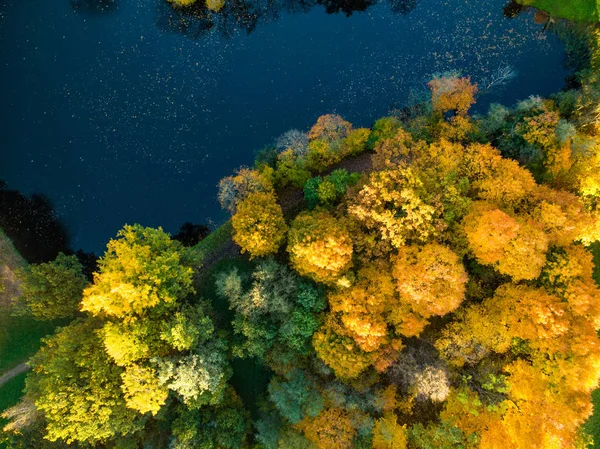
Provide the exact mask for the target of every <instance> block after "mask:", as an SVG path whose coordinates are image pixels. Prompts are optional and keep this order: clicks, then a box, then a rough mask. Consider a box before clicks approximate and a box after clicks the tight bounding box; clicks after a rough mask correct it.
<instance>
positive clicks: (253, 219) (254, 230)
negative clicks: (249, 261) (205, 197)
mask: <svg viewBox="0 0 600 449" xmlns="http://www.w3.org/2000/svg"><path fill="white" fill-rule="evenodd" d="M231 224H232V226H233V241H234V242H235V243H237V244H238V245H240V247H241V248H242V252H248V253H250V257H260V256H266V255H269V254H274V253H276V252H277V251H278V250H279V247H280V246H281V244H282V243H283V241H284V240H285V233H286V232H287V225H286V224H285V220H284V218H283V211H282V210H281V206H280V205H279V204H277V199H276V198H275V194H274V193H262V192H257V193H253V194H250V195H248V197H247V198H246V199H245V200H243V201H242V202H241V203H240V204H239V205H238V208H237V211H236V213H235V215H234V216H233V217H232V218H231Z"/></svg>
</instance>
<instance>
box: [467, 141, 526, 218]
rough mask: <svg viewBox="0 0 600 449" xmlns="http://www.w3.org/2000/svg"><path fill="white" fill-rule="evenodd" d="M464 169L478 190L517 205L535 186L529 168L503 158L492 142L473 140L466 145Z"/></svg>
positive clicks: (485, 197)
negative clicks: (478, 142) (475, 142)
mask: <svg viewBox="0 0 600 449" xmlns="http://www.w3.org/2000/svg"><path fill="white" fill-rule="evenodd" d="M465 169H466V173H467V176H468V177H469V179H470V180H471V187H472V189H473V190H474V192H475V194H476V195H477V196H478V197H479V198H480V199H482V200H485V201H490V202H492V203H497V204H500V205H508V206H514V205H516V204H518V203H519V202H520V201H521V200H523V199H524V198H526V197H527V196H528V195H529V194H530V193H531V192H532V191H533V190H534V188H535V187H536V184H535V180H534V179H533V176H532V175H531V173H530V172H529V170H527V169H525V168H523V167H521V166H520V165H519V164H518V163H517V162H515V161H513V160H510V159H504V158H503V157H502V156H501V155H500V152H499V151H498V150H497V149H495V148H493V147H492V146H491V145H489V144H486V145H483V144H471V145H469V146H468V147H467V148H466V154H465Z"/></svg>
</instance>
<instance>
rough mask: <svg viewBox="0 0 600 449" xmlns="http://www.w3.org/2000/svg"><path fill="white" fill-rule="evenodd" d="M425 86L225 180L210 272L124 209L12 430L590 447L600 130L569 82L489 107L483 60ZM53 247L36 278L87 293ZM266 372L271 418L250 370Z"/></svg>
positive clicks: (50, 287)
mask: <svg viewBox="0 0 600 449" xmlns="http://www.w3.org/2000/svg"><path fill="white" fill-rule="evenodd" d="M429 87H430V89H431V103H430V104H427V105H421V107H420V108H418V109H417V112H414V111H403V112H402V114H400V115H399V116H398V117H387V118H383V119H380V120H378V121H377V122H376V123H375V124H374V126H373V127H372V129H370V130H369V129H366V128H358V129H353V128H352V125H351V124H350V123H349V122H347V121H345V120H344V119H343V118H341V117H340V116H337V115H333V114H328V115H324V116H321V117H320V118H319V119H318V120H317V123H316V124H315V125H314V126H313V127H312V128H311V129H310V130H309V131H308V132H303V131H298V130H292V131H290V132H288V133H285V134H284V135H282V136H281V137H280V138H279V139H277V141H276V143H275V145H274V146H273V148H270V149H267V150H266V152H265V154H263V156H261V158H260V160H257V165H256V167H257V168H256V169H253V170H251V169H240V170H239V171H238V172H237V173H236V174H235V175H234V176H232V177H228V178H226V179H225V180H224V181H223V182H222V183H221V185H220V194H219V195H220V199H221V202H222V203H223V206H224V207H225V208H226V209H228V210H229V211H230V212H232V214H233V216H232V228H233V236H232V239H233V241H234V242H235V243H237V244H238V245H239V246H240V247H241V253H243V254H242V255H240V257H238V258H236V259H233V260H223V261H220V262H219V264H215V265H213V266H212V267H208V268H207V269H206V271H204V270H205V268H204V267H202V266H201V264H202V262H206V259H203V260H199V259H198V257H199V256H198V252H199V251H197V248H196V249H194V248H184V247H182V246H181V245H180V244H179V243H178V242H175V241H173V240H171V239H170V238H169V236H168V235H167V234H165V233H164V232H162V230H160V229H159V230H152V229H149V228H143V227H141V226H139V225H136V226H126V227H125V228H124V229H123V230H122V231H121V232H120V233H119V235H118V236H117V238H116V239H115V240H112V241H111V242H110V243H109V245H108V249H107V252H106V254H105V255H104V257H103V258H102V259H101V261H100V269H99V271H98V272H97V273H96V274H95V276H94V282H93V283H92V284H91V285H89V286H88V287H87V288H85V290H84V291H83V294H82V301H81V304H80V310H81V311H82V312H83V313H85V314H87V315H85V318H81V319H80V320H77V321H76V322H75V323H74V324H72V325H70V326H68V327H66V328H65V329H64V330H61V331H60V332H58V333H57V334H56V335H55V336H53V337H51V338H49V339H48V340H47V341H46V343H45V346H44V347H43V348H42V350H41V351H40V352H39V353H38V355H37V356H36V357H35V358H34V359H33V362H32V364H33V374H32V375H31V377H30V379H29V380H28V386H27V389H26V393H27V396H26V398H25V401H24V402H23V403H22V404H20V406H19V407H17V408H15V409H13V410H11V411H10V412H9V413H8V414H7V415H5V416H6V417H8V418H10V419H11V422H10V424H9V426H8V428H9V429H11V431H12V430H14V429H21V430H22V429H25V428H26V425H25V424H23V423H31V422H34V423H36V425H37V426H38V427H37V428H39V429H44V433H43V435H44V436H45V437H46V438H47V439H49V440H51V441H59V442H60V443H61V444H62V443H63V442H64V443H65V444H69V443H76V444H81V445H84V446H85V445H91V446H93V445H103V447H104V446H106V447H143V444H144V442H146V441H164V442H165V447H167V446H168V447H170V448H173V449H187V448H223V449H243V448H246V447H249V446H248V442H247V440H246V434H247V433H248V431H249V429H251V428H253V429H255V433H254V435H253V438H252V440H251V441H252V444H254V446H252V447H255V448H256V449H293V448H301V449H311V448H312V449H314V448H317V449H330V448H332V449H353V448H357V449H362V448H372V449H406V448H410V449H433V448H435V449H448V448H465V449H499V448H502V449H524V448H527V449H550V448H552V449H571V448H580V449H583V448H584V447H586V445H587V444H588V443H589V436H587V435H586V433H585V432H584V431H583V430H582V425H583V424H584V423H585V421H586V420H587V419H588V417H589V416H590V415H591V413H592V410H593V408H592V403H591V399H590V393H591V392H592V391H593V390H594V389H596V388H597V387H598V383H599V380H600V339H599V338H598V334H597V332H598V330H599V329H600V288H598V286H597V284H596V282H595V278H596V279H597V274H598V272H597V271H596V267H595V266H594V257H593V254H592V251H591V249H593V248H596V245H595V243H596V242H598V241H599V240H600V200H599V198H600V177H599V175H598V172H599V171H600V156H599V155H600V141H599V140H598V139H597V136H595V135H594V134H593V133H592V134H590V133H586V132H584V131H583V130H582V129H581V128H578V127H577V126H575V124H573V123H571V122H570V121H569V120H570V118H571V117H572V116H573V114H575V113H574V112H572V113H571V114H565V112H564V111H565V110H569V107H568V106H569V105H568V104H567V105H565V104H561V103H560V101H561V100H560V98H561V97H560V96H558V97H557V100H543V99H539V98H536V97H533V98H530V99H528V100H525V101H523V102H521V103H519V104H518V105H517V106H516V107H515V108H513V109H507V108H504V107H502V106H499V105H495V106H492V107H491V108H490V112H489V113H488V115H486V116H482V117H470V116H469V115H468V111H469V108H470V107H471V106H472V104H473V103H474V100H475V96H476V94H477V92H478V89H477V86H476V85H475V84H473V83H472V82H471V81H470V79H469V78H460V77H456V76H449V77H436V78H434V79H433V80H432V81H431V82H430V83H429ZM565 95H566V94H565ZM557 102H558V103H557ZM367 150H369V151H372V153H371V155H370V156H369V155H367V154H363V155H362V156H360V158H359V159H352V160H351V161H350V162H351V163H345V164H344V165H343V167H339V166H336V164H338V163H339V162H340V161H341V160H343V159H344V158H345V157H347V156H356V155H359V154H361V153H362V152H364V151H367ZM369 157H371V163H370V164H369V163H365V161H367V162H368V158H369ZM357 160H358V161H360V162H361V165H360V169H358V170H357V169H354V170H355V172H354V173H353V172H352V170H351V168H349V167H352V166H353V164H354V163H355V162H356V161H357ZM284 211H285V218H284ZM284 245H285V248H286V251H282V250H280V249H281V248H282V247H283V246H284ZM200 246H202V242H201V243H200ZM230 246H231V245H230ZM200 252H201V251H200ZM246 253H247V255H248V256H249V257H247V256H246ZM59 262H60V261H59ZM63 262H65V261H63ZM220 264H222V265H220ZM223 267H224V268H223ZM54 268H55V267H54V266H49V267H43V269H38V271H39V272H38V273H37V274H36V279H37V280H36V282H35V283H34V286H37V285H39V286H41V287H40V288H39V289H37V287H36V289H33V288H32V289H31V292H37V291H39V292H42V293H44V298H42V299H43V301H42V302H47V297H52V295H54V296H56V297H57V298H60V301H59V302H60V305H61V308H62V303H63V302H64V303H65V306H68V307H66V308H65V310H71V309H73V307H74V304H75V301H76V299H77V298H78V296H79V295H80V292H81V289H82V288H83V279H81V276H80V273H79V270H78V267H76V266H71V263H70V262H69V264H67V266H66V268H68V270H66V272H65V273H63V271H65V270H63V269H62V268H61V271H60V274H61V276H60V278H68V276H65V275H66V274H69V276H70V277H72V278H73V279H74V280H75V281H77V282H75V281H74V285H73V286H72V287H74V288H73V289H72V291H71V290H70V289H65V291H66V292H68V293H69V295H68V297H67V296H66V295H63V296H64V298H63V296H58V293H61V295H62V290H63V289H57V288H55V284H56V282H55V281H54V275H53V273H54V271H55V270H54ZM63 268H65V267H63ZM46 271H47V272H48V273H50V275H52V276H51V278H52V280H53V282H52V283H48V282H46V280H47V279H46V278H45V276H50V275H45V274H44V273H45V272H46ZM194 274H196V275H197V276H194ZM38 281H39V282H38ZM42 287H43V288H42ZM75 287H77V288H75ZM31 292H29V293H28V294H29V296H30V297H33V296H32V294H31ZM48 292H49V293H51V295H50V294H49V293H48ZM63 299H64V301H63ZM211 303H214V304H215V308H214V310H213V309H212V308H211V307H210V304H211ZM223 305H224V307H223ZM32 310H33V309H32ZM232 358H233V359H245V360H244V361H243V362H242V364H237V362H235V363H233V364H232V365H233V366H234V367H236V366H237V367H238V368H237V369H240V368H239V367H240V366H241V367H242V368H241V369H242V370H243V371H238V372H236V375H235V376H233V378H232V377H231V376H232V368H231V367H230V365H229V360H230V359H232ZM248 367H251V368H250V371H248V369H249V368H248ZM248 373H251V376H248ZM261 373H263V374H264V379H265V388H262V389H261V388H254V389H252V390H253V391H252V392H249V391H246V392H245V394H244V395H242V397H243V398H244V402H247V401H246V395H247V396H248V397H250V402H251V403H252V404H253V405H256V410H254V411H255V412H256V413H253V415H255V416H253V418H252V419H253V420H254V422H253V423H252V425H253V427H251V426H250V422H249V417H248V416H249V413H248V412H246V411H244V410H243V402H242V400H241V399H240V398H239V397H238V396H237V395H236V393H235V392H234V391H233V387H232V385H238V383H239V382H240V380H239V379H240V378H242V379H243V380H242V381H243V382H246V381H247V378H250V377H252V378H254V377H256V378H258V377H259V376H261V375H263V374H261ZM230 378H232V379H233V380H232V383H231V384H229V379H230ZM253 386H254V385H253ZM255 390H256V391H255ZM261 391H262V392H261ZM36 410H37V411H40V412H41V413H37V411H36ZM88 415H89V416H90V417H91V418H92V419H89V420H88V419H87V416H88ZM167 423H168V424H167ZM169 426H170V427H169ZM30 427H31V426H30ZM165 427H169V429H168V430H167V431H165V430H162V429H163V428H165ZM31 432H33V433H35V431H31ZM161 432H164V433H165V434H166V433H167V432H170V433H168V435H166V436H165V435H162V434H161ZM13 433H15V432H13ZM157 434H161V438H162V439H160V438H156V439H154V438H155V436H156V435H157ZM28 435H29V434H28ZM121 437H124V438H128V439H127V440H123V439H121ZM36 441H39V440H36ZM15 447H21V446H15ZM23 447H26V446H23ZM34 447H35V446H34Z"/></svg>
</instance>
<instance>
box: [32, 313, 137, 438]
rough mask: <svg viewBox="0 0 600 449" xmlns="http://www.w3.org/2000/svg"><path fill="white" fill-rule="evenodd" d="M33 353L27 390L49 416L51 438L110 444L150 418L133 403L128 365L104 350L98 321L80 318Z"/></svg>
mask: <svg viewBox="0 0 600 449" xmlns="http://www.w3.org/2000/svg"><path fill="white" fill-rule="evenodd" d="M44 343H45V344H44V346H43V347H42V349H41V350H40V351H39V352H38V353H37V354H36V355H35V356H34V357H33V359H32V360H31V365H32V367H33V371H32V373H31V374H30V375H29V377H28V378H27V383H26V387H25V394H26V396H27V397H30V398H32V399H33V401H34V402H35V406H36V408H37V409H38V410H39V411H41V412H42V413H43V414H44V417H45V420H46V423H47V424H46V438H47V439H49V440H50V441H57V440H62V441H64V442H66V443H73V442H77V443H88V444H92V445H93V444H98V443H105V442H107V441H108V440H110V439H113V438H115V437H117V436H122V435H127V434H131V433H133V432H136V431H138V430H140V429H141V428H142V427H143V425H144V421H145V417H143V416H142V415H140V414H139V413H138V412H136V411H134V410H132V409H130V408H129V407H128V406H127V403H126V400H125V397H124V395H123V392H122V390H121V374H122V373H123V369H122V368H120V367H118V366H117V365H115V364H114V363H112V361H111V360H110V359H109V357H108V355H107V354H106V353H105V352H104V351H102V350H99V348H101V347H102V341H101V340H100V337H99V335H98V333H97V323H95V322H94V321H93V320H87V321H75V322H73V323H72V324H70V325H69V326H67V327H64V328H62V329H61V330H59V332H58V333H57V334H56V335H54V336H52V337H50V338H48V339H46V340H45V341H44Z"/></svg>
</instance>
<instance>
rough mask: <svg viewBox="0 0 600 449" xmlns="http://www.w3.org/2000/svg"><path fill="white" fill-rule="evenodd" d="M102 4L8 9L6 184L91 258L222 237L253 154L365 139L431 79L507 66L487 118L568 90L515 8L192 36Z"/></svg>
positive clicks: (474, 2) (421, 2) (3, 0)
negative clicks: (188, 232)
mask: <svg viewBox="0 0 600 449" xmlns="http://www.w3.org/2000/svg"><path fill="white" fill-rule="evenodd" d="M96 1H99V2H101V3H100V6H102V7H97V5H98V3H94V0H72V1H71V2H69V0H53V1H36V2H34V1H16V0H0V63H1V64H2V69H1V71H0V76H1V79H2V84H1V87H0V98H2V108H1V111H0V123H2V125H1V126H2V135H3V138H2V143H1V144H0V179H4V180H5V181H7V182H8V184H9V186H10V187H11V188H13V189H19V190H21V191H23V192H25V193H32V192H42V193H44V194H47V195H48V196H49V197H50V198H51V200H52V201H53V203H54V205H55V207H56V209H57V211H58V213H59V214H60V216H61V217H63V219H64V220H65V222H66V224H67V225H68V227H69V229H70V231H71V234H72V236H73V242H72V246H73V247H75V248H78V247H82V248H84V249H85V250H95V251H101V250H102V249H103V247H104V245H105V243H106V241H107V240H108V239H109V238H110V237H112V236H114V235H115V233H116V232H117V230H118V229H119V228H121V227H122V225H123V224H124V223H134V222H139V223H142V224H144V225H147V226H158V225H162V226H163V227H164V228H165V229H166V230H168V231H171V232H174V231H176V229H177V227H178V225H180V224H181V223H182V222H184V221H195V222H206V221H207V220H210V219H212V220H214V221H215V222H217V223H218V222H219V221H221V220H223V218H224V214H223V213H222V212H221V211H220V208H219V206H218V204H217V202H216V200H215V196H216V184H217V182H218V180H219V179H220V178H221V177H223V176H226V175H228V174H230V172H231V171H232V170H233V169H234V168H235V167H237V166H239V165H241V164H250V163H251V162H252V160H253V154H254V152H255V150H257V149H259V148H261V147H262V146H264V145H265V144H268V143H270V142H271V141H272V140H273V139H274V138H275V137H277V136H278V135H279V134H281V133H283V132H284V131H286V130H288V129H290V128H300V129H307V128H308V127H309V126H310V125H311V124H312V123H314V121H315V120H316V118H317V117H318V116H319V115H321V114H324V113H329V112H337V113H339V114H341V115H343V116H344V117H345V118H346V119H347V120H349V121H351V122H352V123H354V124H355V125H356V126H370V125H371V123H372V122H373V120H374V119H376V118H378V117H380V116H382V115H385V114H386V113H387V111H388V110H389V108H390V107H395V106H399V105H402V103H403V102H404V101H405V100H406V98H407V96H408V94H409V92H410V91H411V89H412V90H414V89H417V90H419V89H422V88H423V83H424V82H425V81H426V80H427V78H428V76H430V75H431V74H432V73H436V72H444V71H450V70H460V71H461V72H462V73H463V74H469V75H471V76H472V78H473V79H474V80H475V81H480V80H481V79H483V78H485V77H486V76H489V74H490V72H491V71H493V70H495V69H497V68H499V67H501V66H504V65H506V64H510V65H512V66H513V67H514V68H515V69H516V70H517V71H518V77H517V79H516V80H515V81H514V82H513V83H512V84H511V85H509V86H508V88H507V89H504V90H501V91H497V92H495V93H492V94H489V95H486V96H485V97H483V98H482V99H481V103H480V105H479V107H480V110H481V109H483V110H484V109H485V108H486V105H487V104H489V102H491V101H500V102H502V103H506V104H512V103H514V102H515V101H517V100H518V99H521V98H525V97H527V96H529V95H533V94H536V95H549V94H550V93H552V92H555V91H557V90H559V89H560V88H561V87H562V85H563V79H564V77H565V75H566V72H565V70H564V68H563V66H562V62H563V57H564V52H563V49H562V46H561V44H560V43H559V42H558V40H557V39H556V38H555V37H553V36H551V35H547V34H544V33H542V29H541V27H540V26H539V25H535V24H534V23H533V20H532V15H531V13H525V14H522V15H520V16H519V17H517V18H515V19H507V18H505V17H503V15H502V8H503V6H504V3H505V2H504V0H452V1H450V0H448V1H440V0H418V1H417V2H414V1H399V0H396V1H395V2H389V1H387V0H384V1H382V2H381V3H379V4H370V3H368V2H367V3H363V4H362V5H363V6H364V8H363V9H365V10H364V11H356V12H354V13H352V14H351V15H350V17H347V16H346V14H345V13H344V12H340V13H337V14H328V13H327V11H326V8H325V6H322V5H319V4H315V3H307V2H297V1H294V0H287V1H281V0H279V1H278V0H275V1H273V2H258V1H257V2H253V3H248V4H247V5H246V6H248V5H250V6H248V14H247V17H248V18H249V19H250V20H248V21H247V22H245V23H240V22H239V21H236V17H235V16H232V15H231V14H227V11H225V12H224V13H223V14H221V15H220V16H218V17H217V18H216V19H214V20H213V23H212V24H210V26H208V25H207V23H206V22H198V21H196V22H194V21H191V22H188V23H189V24H190V26H189V27H188V28H187V30H185V33H182V32H181V31H182V30H181V27H180V25H181V19H180V18H178V17H176V16H173V15H172V13H171V12H170V9H169V6H168V5H166V4H164V3H162V2H161V1H159V0H144V1H142V0H118V2H116V3H115V2H110V1H107V0H96ZM239 4H241V3H239V2H238V3H237V5H239ZM242 5H243V4H242ZM327 5H328V6H329V9H330V10H332V11H335V10H336V9H339V4H334V3H333V2H327ZM342 5H347V3H344V4H342ZM354 5H355V4H354ZM359 5H360V4H359ZM74 6H76V7H74ZM353 8H354V6H351V7H350V9H353ZM346 9H348V8H346ZM347 12H349V11H347ZM256 17H257V18H258V19H256V20H254V19H253V18H256ZM248 29H250V30H251V32H250V33H248Z"/></svg>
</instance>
